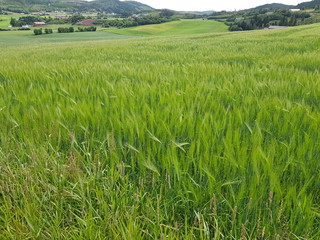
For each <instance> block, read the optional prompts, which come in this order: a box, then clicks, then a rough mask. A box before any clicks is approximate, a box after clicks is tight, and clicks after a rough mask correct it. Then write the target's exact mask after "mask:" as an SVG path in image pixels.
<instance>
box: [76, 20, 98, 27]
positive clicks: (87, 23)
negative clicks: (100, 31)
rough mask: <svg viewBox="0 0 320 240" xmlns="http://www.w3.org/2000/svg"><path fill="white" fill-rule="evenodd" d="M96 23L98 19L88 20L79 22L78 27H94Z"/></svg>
mask: <svg viewBox="0 0 320 240" xmlns="http://www.w3.org/2000/svg"><path fill="white" fill-rule="evenodd" d="M95 21H96V19H86V20H83V21H81V22H77V23H76V25H83V26H94V22H95Z"/></svg>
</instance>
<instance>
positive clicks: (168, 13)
mask: <svg viewBox="0 0 320 240" xmlns="http://www.w3.org/2000/svg"><path fill="white" fill-rule="evenodd" d="M174 14H175V12H174V11H172V10H169V9H163V10H161V12H160V16H161V17H172V16H173V15H174Z"/></svg>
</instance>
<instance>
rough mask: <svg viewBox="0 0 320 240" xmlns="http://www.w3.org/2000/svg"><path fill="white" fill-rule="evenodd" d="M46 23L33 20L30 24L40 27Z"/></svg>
mask: <svg viewBox="0 0 320 240" xmlns="http://www.w3.org/2000/svg"><path fill="white" fill-rule="evenodd" d="M45 25H46V23H45V22H34V23H33V24H32V27H42V26H45Z"/></svg>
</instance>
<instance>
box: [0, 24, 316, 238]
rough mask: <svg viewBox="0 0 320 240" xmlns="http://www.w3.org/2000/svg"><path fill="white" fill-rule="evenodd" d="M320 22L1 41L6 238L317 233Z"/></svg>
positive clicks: (0, 175)
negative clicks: (117, 36) (172, 34)
mask: <svg viewBox="0 0 320 240" xmlns="http://www.w3.org/2000/svg"><path fill="white" fill-rule="evenodd" d="M319 34H320V25H319V24H317V25H310V26H303V27H296V28H288V29H282V30H274V31H253V32H243V33H223V34H221V33H219V34H203V35H186V36H179V37H166V38H164V37H159V38H145V39H130V40H123V41H99V42H92V44H85V43H83V42H79V43H57V44H41V45H29V46H28V45H24V46H10V47H5V48H2V49H1V51H0V58H1V60H2V62H1V64H0V73H1V74H0V122H1V125H0V169H1V171H0V204H1V207H0V238H1V239H10V238H11V239H26V238H31V239H37V238H38V239H163V238H168V239H241V238H242V239H286V238H287V239H303V237H305V238H309V239H319V238H320V230H319V229H320V226H319V223H320V219H319V215H320V206H319V201H320V199H319V194H320V193H319V189H320V185H319V181H318V176H319V173H320V167H319V153H320V145H319V139H320V133H319V124H320V117H319V116H320V108H319V106H320V105H319V99H320V77H319V65H320V57H319V56H320V55H319V47H320V42H319V37H318V36H319Z"/></svg>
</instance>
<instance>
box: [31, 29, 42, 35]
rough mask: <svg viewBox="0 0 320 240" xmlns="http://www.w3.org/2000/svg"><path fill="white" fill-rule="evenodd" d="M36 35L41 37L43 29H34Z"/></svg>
mask: <svg viewBox="0 0 320 240" xmlns="http://www.w3.org/2000/svg"><path fill="white" fill-rule="evenodd" d="M33 33H34V35H41V34H42V28H40V29H34V30H33Z"/></svg>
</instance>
